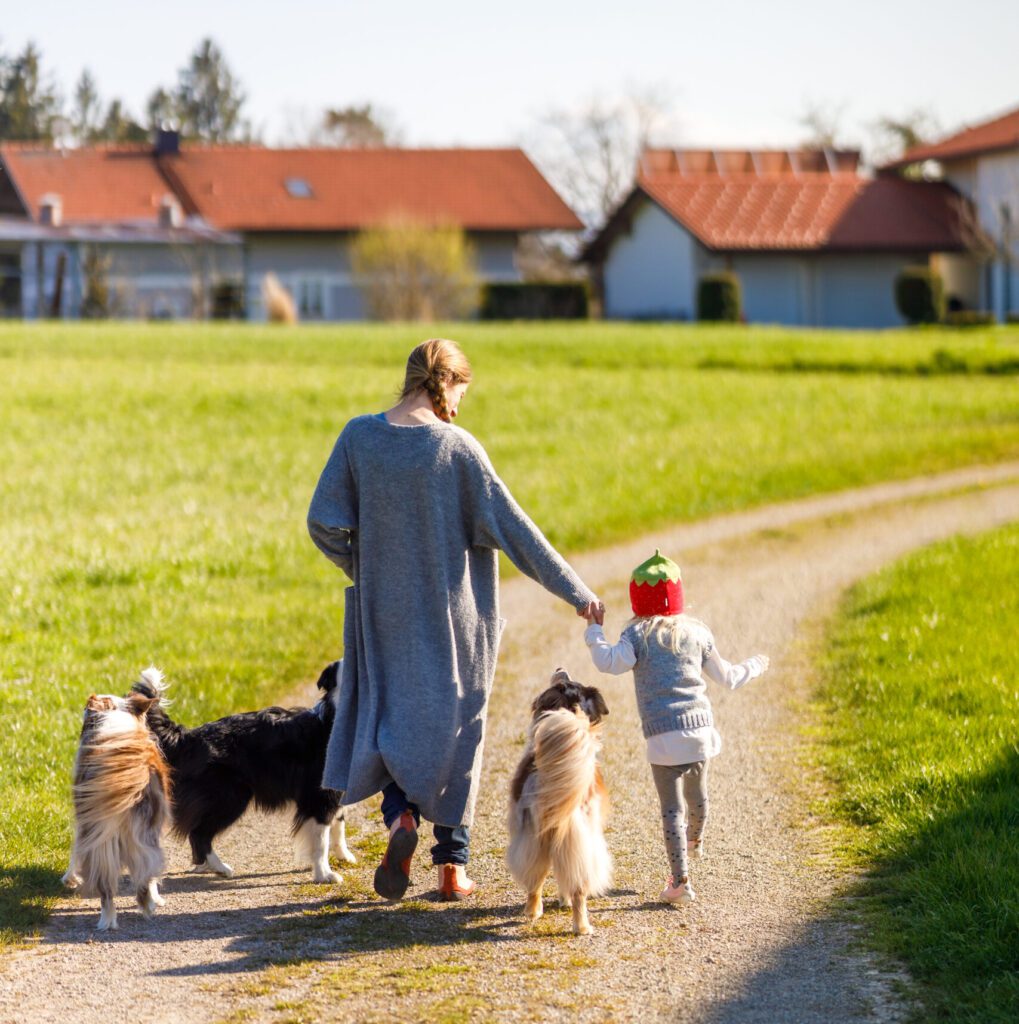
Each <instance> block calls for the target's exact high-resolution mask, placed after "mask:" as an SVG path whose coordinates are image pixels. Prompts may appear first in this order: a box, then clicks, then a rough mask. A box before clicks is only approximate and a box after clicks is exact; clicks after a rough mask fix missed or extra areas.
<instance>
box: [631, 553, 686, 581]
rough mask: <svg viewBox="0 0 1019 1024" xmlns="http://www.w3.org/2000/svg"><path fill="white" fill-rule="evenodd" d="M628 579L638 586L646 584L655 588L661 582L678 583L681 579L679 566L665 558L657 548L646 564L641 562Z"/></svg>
mask: <svg viewBox="0 0 1019 1024" xmlns="http://www.w3.org/2000/svg"><path fill="white" fill-rule="evenodd" d="M630 578H631V579H632V580H633V582H634V583H636V584H638V585H640V584H641V583H648V584H650V585H651V586H652V587H654V586H657V585H658V584H659V583H660V582H661V581H662V580H668V581H669V582H670V583H678V582H679V581H680V580H681V579H682V577H681V576H680V574H679V566H678V565H676V563H675V562H674V561H673V560H672V559H671V558H666V557H665V555H663V554H662V553H661V551H659V550H658V548H655V553H654V554H653V555H652V556H651V557H650V558H649V559H648V560H647V561H646V562H641V563H640V565H638V566H637V568H636V569H634V570H633V575H632V576H631V577H630Z"/></svg>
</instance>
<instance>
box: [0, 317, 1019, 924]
mask: <svg viewBox="0 0 1019 1024" xmlns="http://www.w3.org/2000/svg"><path fill="white" fill-rule="evenodd" d="M436 332H437V333H438V332H439V331H438V329H436ZM442 333H448V334H450V335H452V336H453V337H455V338H457V339H458V340H460V341H461V343H462V344H463V346H464V348H465V350H466V351H467V353H468V355H469V357H470V358H471V360H472V362H473V364H474V368H475V373H476V382H475V384H474V385H473V386H472V388H471V391H470V393H469V394H468V396H467V398H466V400H465V402H464V404H463V407H462V417H461V419H460V420H459V422H460V423H461V425H463V426H464V427H465V428H466V429H468V430H470V431H471V432H472V433H474V434H475V435H476V436H477V437H478V438H479V439H480V440H481V441H482V443H483V444H484V445H485V446H486V448H487V449H488V451H489V454H490V455H491V456H492V459H493V461H494V463H495V465H496V467H497V469H498V470H499V471H500V473H501V475H502V476H503V477H504V479H505V480H506V481H507V483H508V484H509V486H510V488H511V489H512V490H513V492H514V493H515V494H516V496H517V498H518V499H519V500H520V501H521V503H522V504H523V506H524V507H525V508H526V509H527V510H528V511H529V512H530V513H531V515H532V516H533V518H534V519H535V520H536V521H537V522H538V523H539V525H541V526H542V528H543V529H545V530H546V532H547V533H548V535H549V537H550V538H551V539H552V541H553V542H554V543H555V544H556V545H557V546H559V547H560V548H561V549H562V550H564V551H566V552H569V551H576V550H580V549H582V548H590V547H593V546H596V545H600V544H605V543H608V542H611V541H613V540H617V539H620V538H623V537H628V536H632V535H633V534H635V533H637V532H639V531H643V530H648V529H651V528H653V527H655V526H656V525H660V524H664V523H670V522H675V521H678V520H684V519H691V518H697V517H701V516H706V515H710V514H712V513H717V512H723V511H729V510H733V509H738V508H744V507H748V506H751V505H755V504H760V503H763V502H769V501H774V500H779V499H786V498H794V497H798V496H802V495H805V494H809V493H813V492H818V491H830V490H836V489H841V488H845V487H851V486H856V485H859V484H865V483H870V482H874V481H877V480H883V479H889V478H893V477H907V476H912V475H915V474H918V473H923V472H930V471H935V470H939V469H945V468H948V467H951V466H957V465H962V464H966V463H972V462H977V461H994V460H999V459H1002V458H1009V457H1015V456H1017V455H1019V400H1017V397H1016V393H1017V381H1016V377H1015V376H1011V375H1010V373H1011V372H1013V370H1014V368H1015V367H1016V366H1017V365H1019V364H1017V360H1019V329H995V330H979V331H954V332H953V331H945V330H938V331H903V332H886V333H876V334H866V333H858V334H852V333H842V334H838V333H824V334H819V333H810V332H794V331H787V330H779V329H759V328H752V329H747V328H704V327H684V326H657V325H641V326H633V325H616V324H565V325H560V324H537V325H499V326H496V325H480V324H462V325H456V326H455V327H447V328H444V329H442ZM424 336H425V334H424V331H423V328H421V327H417V326H410V327H408V326H400V327H393V326H366V325H353V326H345V327H335V326H328V327H318V328H314V327H307V328H300V329H292V330H287V329H272V328H266V327H257V326H247V325H211V326H205V325H178V326H163V325H139V324H96V325H86V324H76V325H52V324H42V325H35V324H21V323H15V324H7V325H2V326H0V465H2V467H3V472H2V474H0V507H2V509H3V516H2V519H0V588H2V591H3V592H4V593H5V594H8V595H10V598H9V600H8V601H6V602H5V603H4V605H3V606H2V607H0V650H2V652H3V654H2V665H0V707H3V709H4V728H3V729H2V730H0V763H2V764H3V765H4V769H5V770H4V772H3V773H2V774H0V805H2V806H3V808H4V812H3V813H4V817H3V821H2V822H0V830H2V832H0V857H2V862H3V866H4V871H5V876H4V878H3V879H2V880H0V924H3V925H7V926H8V927H9V928H10V929H11V931H10V932H9V933H8V934H9V935H16V934H18V933H19V932H21V931H23V930H24V929H25V928H31V927H34V926H35V925H36V924H38V922H39V921H41V920H42V919H43V916H44V913H45V902H46V900H47V899H48V898H50V897H51V896H52V894H53V893H54V892H56V891H57V880H58V878H59V874H60V873H61V871H62V870H63V863H62V862H63V859H64V856H65V854H66V850H67V847H68V843H69V838H70V824H69V792H68V784H69V771H70V765H71V762H72V758H73V752H74V746H75V742H76V734H77V727H78V721H79V716H80V711H81V707H82V705H83V703H84V699H85V697H86V696H87V695H88V694H89V693H90V692H92V691H98V692H104V691H105V692H109V691H116V692H122V691H123V690H124V689H125V688H126V686H127V685H128V684H129V683H130V681H131V679H132V678H133V677H134V674H135V673H136V672H137V671H138V670H139V669H140V668H142V667H144V666H145V665H146V664H149V663H151V662H154V663H156V664H158V665H159V666H160V667H162V668H163V669H164V670H165V671H166V672H167V673H168V676H169V677H170V679H171V680H172V681H173V683H174V684H175V689H176V692H177V704H176V711H177V713H178V714H179V716H180V717H181V718H182V719H183V720H184V721H185V722H188V723H194V722H197V721H198V720H200V719H204V718H208V717H211V716H215V715H220V714H224V713H227V712H229V711H232V710H236V709H239V708H244V707H252V706H257V705H259V704H262V703H265V702H267V701H269V700H271V699H274V698H278V697H280V696H282V695H284V694H285V693H287V692H288V691H289V690H291V689H292V688H293V687H294V686H295V685H296V684H297V683H299V682H300V681H302V680H306V679H312V678H314V677H315V675H317V672H318V670H319V669H320V668H321V666H322V665H323V664H324V663H325V662H326V661H327V660H329V659H331V658H333V657H335V656H336V655H337V654H338V653H339V651H338V638H339V636H340V602H339V585H340V579H339V577H338V575H337V573H336V570H335V569H333V568H332V567H331V566H330V564H329V563H328V562H327V561H326V560H325V559H324V558H323V557H322V556H321V555H320V554H319V553H318V552H317V551H316V550H315V549H314V547H313V545H312V544H311V542H310V540H309V539H308V537H307V535H306V531H305V527H304V518H305V513H306V509H307V504H308V500H309V498H310V496H311V492H312V490H313V488H314V486H315V482H316V480H317V478H318V474H319V472H320V470H321V468H322V466H323V465H324V463H325V460H326V457H327V455H328V453H329V450H330V448H331V446H332V443H333V441H334V439H335V437H336V434H337V433H338V431H339V430H340V428H341V427H342V425H343V423H344V422H345V420H346V419H348V418H349V417H350V416H352V415H355V414H358V413H361V412H366V411H376V410H379V409H382V408H385V407H387V406H388V405H389V404H390V403H391V400H392V397H393V394H394V392H395V390H396V389H397V388H398V386H399V384H400V382H401V380H402V373H403V364H404V361H405V359H406V355H407V352H408V351H409V349H410V348H411V347H412V345H413V344H415V343H416V342H417V341H419V340H421V339H422V338H423V337H424ZM938 353H942V355H939V354H938ZM944 353H947V355H945V354H944Z"/></svg>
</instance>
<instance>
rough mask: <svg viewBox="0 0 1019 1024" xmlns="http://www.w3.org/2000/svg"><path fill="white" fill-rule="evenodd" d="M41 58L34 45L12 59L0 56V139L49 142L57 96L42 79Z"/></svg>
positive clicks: (57, 108)
mask: <svg viewBox="0 0 1019 1024" xmlns="http://www.w3.org/2000/svg"><path fill="white" fill-rule="evenodd" d="M41 58H42V55H41V53H40V52H39V50H38V49H37V48H36V46H35V44H34V43H28V45H27V46H26V47H25V49H24V51H23V52H22V53H20V54H19V55H18V56H16V57H6V56H4V55H2V54H0V139H17V140H24V141H33V142H34V141H38V142H52V141H53V138H54V135H55V134H56V131H57V129H58V127H59V122H60V106H61V104H60V96H59V94H58V92H57V90H56V87H55V86H54V85H53V83H52V82H51V81H50V80H49V78H48V77H47V76H44V75H43V72H42V59H41Z"/></svg>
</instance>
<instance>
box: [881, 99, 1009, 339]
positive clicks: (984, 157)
mask: <svg viewBox="0 0 1019 1024" xmlns="http://www.w3.org/2000/svg"><path fill="white" fill-rule="evenodd" d="M883 170H884V172H886V173H889V172H904V173H909V172H911V171H912V172H913V173H916V172H917V171H919V172H920V173H922V174H923V176H924V177H927V178H931V177H933V178H937V179H939V180H941V181H944V182H947V183H948V184H950V185H951V186H952V187H953V188H955V189H956V190H957V191H958V192H960V193H961V194H962V195H964V196H966V197H967V198H968V199H969V200H970V203H971V204H972V206H971V208H972V210H973V212H974V218H973V222H974V223H973V227H974V228H975V229H977V230H979V231H980V232H982V234H983V235H984V236H985V243H984V244H983V245H974V246H973V250H974V252H973V254H972V256H971V257H970V258H969V259H967V260H963V261H955V262H954V263H952V264H949V265H948V266H947V267H946V268H945V269H944V274H945V282H946V289H947V291H948V292H949V294H956V295H958V296H960V297H961V298H963V300H964V301H965V303H966V304H967V305H969V306H970V307H971V308H975V309H985V310H989V311H991V312H993V313H994V314H995V315H996V316H997V317H998V318H999V319H1002V320H1004V319H1007V318H1008V316H1009V314H1013V313H1015V312H1016V311H1017V310H1019V108H1016V109H1015V110H1012V111H1010V112H1009V113H1007V114H1003V115H1001V116H1000V117H996V118H993V119H992V120H990V121H984V122H982V123H980V124H977V125H974V126H973V127H971V128H965V129H963V130H962V131H959V132H956V133H955V134H954V135H949V136H948V137H947V138H944V139H942V140H941V141H940V142H935V143H931V144H925V145H920V146H914V147H913V148H911V149H909V150H907V151H906V152H905V153H904V154H903V155H902V156H901V157H900V158H899V159H898V160H895V161H893V162H892V163H890V164H888V165H887V166H886V167H885V168H884V169H883Z"/></svg>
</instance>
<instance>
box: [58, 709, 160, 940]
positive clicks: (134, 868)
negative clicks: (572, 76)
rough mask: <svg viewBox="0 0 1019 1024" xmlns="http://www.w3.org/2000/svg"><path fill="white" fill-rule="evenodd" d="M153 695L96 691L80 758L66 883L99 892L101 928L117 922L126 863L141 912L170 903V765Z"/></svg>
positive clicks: (83, 890) (148, 912)
mask: <svg viewBox="0 0 1019 1024" xmlns="http://www.w3.org/2000/svg"><path fill="white" fill-rule="evenodd" d="M152 704H153V699H151V698H147V697H145V696H143V695H142V694H132V695H131V696H129V697H126V698H124V697H112V696H108V695H100V696H97V695H96V694H92V696H90V697H89V699H88V702H87V703H86V705H85V713H84V719H83V722H82V727H81V738H80V740H79V743H78V753H77V756H76V757H75V761H74V813H75V832H74V845H73V846H72V848H71V863H70V865H69V866H68V868H67V872H66V873H65V875H64V877H63V882H64V885H66V886H67V887H68V888H69V889H76V890H77V891H78V892H80V893H81V895H83V896H95V895H98V896H99V901H100V906H101V910H100V914H99V924H98V926H97V927H98V929H99V931H107V930H110V931H113V930H115V929H116V928H117V907H116V904H115V903H114V897H115V896H116V894H117V884H118V882H119V881H120V873H121V871H122V870H123V869H124V868H127V870H128V873H129V874H130V876H131V884H132V885H133V886H134V890H135V898H136V899H137V901H138V906H139V907H140V908H141V912H142V913H143V914H144V915H145V916H146V917H151V916H152V914H153V913H154V912H155V909H156V907H160V906H162V905H163V899H162V897H161V896H160V895H159V879H160V877H161V876H162V874H163V872H164V871H165V869H166V861H165V858H164V856H163V848H162V844H161V840H162V834H163V829H164V827H165V825H166V823H167V821H168V820H169V810H170V808H169V800H168V790H169V785H170V782H169V770H168V768H167V765H166V761H165V760H164V759H163V755H162V753H161V752H160V749H159V746H158V744H157V743H156V741H155V739H154V738H153V736H152V734H151V733H150V732H149V729H148V728H147V726H146V715H147V713H148V711H149V709H150V707H151V706H152Z"/></svg>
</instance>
